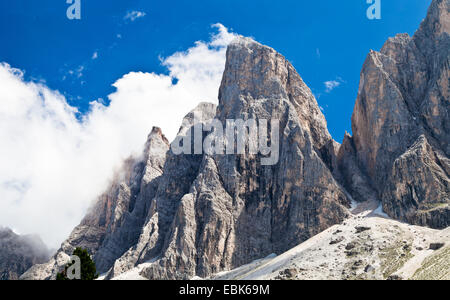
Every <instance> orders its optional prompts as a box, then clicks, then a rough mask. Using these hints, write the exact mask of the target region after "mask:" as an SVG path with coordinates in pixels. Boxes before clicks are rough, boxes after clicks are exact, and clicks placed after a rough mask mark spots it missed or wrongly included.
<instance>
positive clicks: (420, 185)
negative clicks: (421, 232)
mask: <svg viewBox="0 0 450 300" xmlns="http://www.w3.org/2000/svg"><path fill="white" fill-rule="evenodd" d="M449 6H450V1H449V0H434V1H433V2H432V4H431V6H430V8H429V11H428V15H427V18H426V19H425V20H424V21H423V22H422V24H421V26H420V28H419V30H418V31H417V32H416V34H415V35H414V37H412V38H411V37H409V36H408V35H407V34H400V35H397V36H396V37H394V38H391V39H389V40H388V41H387V42H386V44H385V45H384V46H383V49H382V50H381V52H375V51H371V53H370V54H369V55H368V57H367V59H366V62H365V63H364V66H363V69H362V72H361V82H360V88H359V93H358V98H357V101H356V105H355V110H354V113H353V116H352V129H353V134H354V136H353V138H347V140H348V143H350V142H353V145H354V150H355V156H356V161H357V165H359V166H360V167H361V170H362V171H361V172H362V173H364V174H367V175H368V176H369V178H370V180H371V181H372V186H373V187H375V189H376V192H377V196H378V197H379V198H380V199H382V201H383V207H384V209H385V211H386V212H387V213H388V214H389V215H390V216H392V217H395V218H398V219H400V220H404V221H408V222H413V223H416V224H421V225H429V226H432V227H436V228H445V227H447V226H448V225H449V224H450V219H449V218H448V214H449V210H450V207H449V203H450V196H449V195H450V190H449V186H450V184H449V172H448V170H449V160H448V155H449V153H450V148H449V147H450V136H449V134H450V127H449V126H450V125H449V124H450V123H449V122H448V120H449V102H450V97H449V77H450V71H449V69H450V50H449V49H450V36H449V20H450V15H449ZM344 143H346V141H344ZM350 156H351V154H350ZM342 157H346V158H348V157H349V154H346V153H343V154H342ZM341 165H343V168H344V169H346V168H349V166H348V164H347V163H346V162H342V163H341ZM348 176H352V175H349V174H347V179H346V180H347V181H348V182H349V185H356V184H355V180H353V179H352V178H349V177H348Z"/></svg>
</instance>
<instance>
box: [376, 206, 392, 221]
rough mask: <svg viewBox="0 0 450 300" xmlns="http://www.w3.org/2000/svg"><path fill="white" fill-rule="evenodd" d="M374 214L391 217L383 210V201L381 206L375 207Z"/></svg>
mask: <svg viewBox="0 0 450 300" xmlns="http://www.w3.org/2000/svg"><path fill="white" fill-rule="evenodd" d="M373 214H374V215H378V216H380V217H383V218H387V219H390V217H389V216H388V215H387V214H386V213H385V212H384V211H383V204H382V203H380V206H378V207H377V209H375V210H374V211H373Z"/></svg>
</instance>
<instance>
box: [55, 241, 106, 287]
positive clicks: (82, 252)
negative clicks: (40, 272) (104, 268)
mask: <svg viewBox="0 0 450 300" xmlns="http://www.w3.org/2000/svg"><path fill="white" fill-rule="evenodd" d="M73 256H78V257H79V258H80V262H81V266H80V267H81V268H80V270H81V279H80V280H95V279H97V278H98V274H97V269H96V267H95V263H94V261H93V260H92V258H91V256H90V255H89V252H88V251H87V250H86V249H82V248H76V249H75V251H73ZM75 263H76V262H75V261H72V262H70V263H69V264H67V265H66V266H65V268H64V271H62V272H61V273H58V274H57V276H56V280H70V279H69V278H68V276H67V271H68V270H69V268H71V267H72V266H74V264H75Z"/></svg>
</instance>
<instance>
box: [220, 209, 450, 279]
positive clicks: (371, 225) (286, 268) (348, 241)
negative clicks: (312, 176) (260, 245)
mask: <svg viewBox="0 0 450 300" xmlns="http://www.w3.org/2000/svg"><path fill="white" fill-rule="evenodd" d="M353 213H354V214H353V215H352V217H351V218H349V219H348V220H346V221H345V222H344V223H343V224H340V225H335V226H333V227H331V228H329V229H328V230H326V231H324V232H322V233H320V234H318V235H316V236H314V237H313V238H311V239H309V240H308V241H306V242H304V243H302V244H300V245H298V246H297V247H295V248H293V249H291V250H289V251H287V252H286V253H283V254H281V255H279V256H275V257H267V258H266V259H262V260H259V261H255V262H253V263H251V264H249V265H245V266H242V267H240V268H238V269H236V270H231V271H229V272H222V273H220V274H217V275H215V276H213V277H211V279H218V280H232V279H234V280H236V279H238V280H255V279H256V280H273V279H281V280H293V279H298V280H325V279H326V280H349V279H350V280H353V279H370V280H374V279H375V280H380V279H381V280H384V279H424V278H425V279H445V278H447V279H448V278H449V276H450V264H449V263H448V262H449V261H450V253H449V251H450V228H448V229H446V230H433V229H429V228H424V227H419V226H413V225H408V224H405V223H401V222H398V221H395V220H392V219H390V218H387V217H386V216H385V215H384V214H383V213H382V212H381V208H380V207H377V203H376V202H364V203H362V204H360V205H359V207H358V208H356V209H355V210H354V211H353ZM433 244H443V245H442V248H439V249H437V250H433V249H430V245H433Z"/></svg>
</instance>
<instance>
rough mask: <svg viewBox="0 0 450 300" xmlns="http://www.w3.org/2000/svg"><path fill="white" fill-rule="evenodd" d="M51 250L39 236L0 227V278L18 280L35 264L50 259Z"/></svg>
mask: <svg viewBox="0 0 450 300" xmlns="http://www.w3.org/2000/svg"><path fill="white" fill-rule="evenodd" d="M49 256H50V252H49V250H48V249H47V247H46V246H45V245H44V243H43V242H42V241H41V239H40V238H39V237H37V236H32V235H25V236H20V235H17V234H15V233H14V232H13V231H12V230H10V229H8V228H2V227H0V280H17V279H19V277H20V275H22V274H23V273H24V272H25V271H26V270H28V269H29V268H30V267H31V266H33V265H34V264H39V263H43V262H45V261H47V260H48V258H49Z"/></svg>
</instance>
